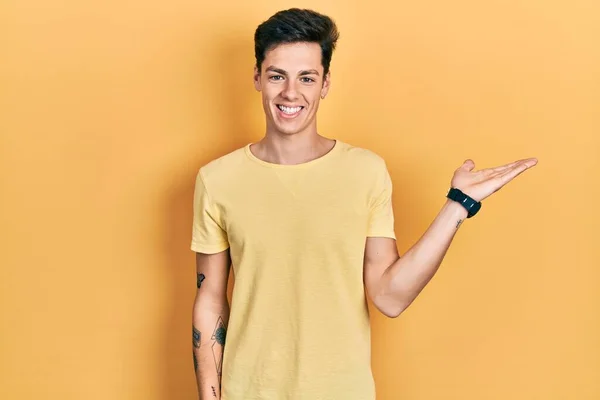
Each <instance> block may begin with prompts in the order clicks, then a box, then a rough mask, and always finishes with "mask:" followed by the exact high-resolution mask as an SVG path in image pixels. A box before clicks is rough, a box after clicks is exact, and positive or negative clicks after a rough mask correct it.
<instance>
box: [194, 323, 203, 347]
mask: <svg viewBox="0 0 600 400" xmlns="http://www.w3.org/2000/svg"><path fill="white" fill-rule="evenodd" d="M200 338H201V335H200V331H199V330H198V329H196V327H195V326H192V343H193V344H194V347H195V348H198V347H200Z"/></svg>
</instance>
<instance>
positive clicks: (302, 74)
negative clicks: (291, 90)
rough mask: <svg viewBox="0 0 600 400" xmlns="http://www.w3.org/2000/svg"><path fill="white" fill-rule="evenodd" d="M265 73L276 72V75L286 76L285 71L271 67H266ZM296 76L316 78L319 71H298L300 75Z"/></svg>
mask: <svg viewBox="0 0 600 400" xmlns="http://www.w3.org/2000/svg"><path fill="white" fill-rule="evenodd" d="M266 71H267V72H268V71H273V72H277V73H278V74H281V75H285V76H287V75H288V73H287V71H285V70H283V69H281V68H277V67H274V66H272V65H271V66H270V67H268V68H267V69H266ZM298 75H299V76H304V75H317V76H319V71H317V70H316V69H308V70H303V71H300V73H299V74H298Z"/></svg>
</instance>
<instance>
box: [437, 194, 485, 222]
mask: <svg viewBox="0 0 600 400" xmlns="http://www.w3.org/2000/svg"><path fill="white" fill-rule="evenodd" d="M446 197H447V198H448V199H450V200H452V201H454V202H456V203H457V204H459V205H460V206H461V207H463V208H464V209H465V210H466V211H467V218H471V217H473V216H474V215H475V214H477V212H478V211H479V209H480V208H481V202H480V201H477V200H475V199H474V198H472V197H471V196H469V195H468V194H466V193H464V192H463V191H462V190H460V189H458V188H456V187H452V188H450V190H449V191H448V194H447V195H446Z"/></svg>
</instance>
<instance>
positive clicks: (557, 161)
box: [0, 0, 600, 400]
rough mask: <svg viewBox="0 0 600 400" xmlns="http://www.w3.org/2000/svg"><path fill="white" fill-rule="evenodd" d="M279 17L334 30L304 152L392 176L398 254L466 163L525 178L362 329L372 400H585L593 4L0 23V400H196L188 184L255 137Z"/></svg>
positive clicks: (120, 5) (595, 48) (594, 305)
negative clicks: (265, 47) (400, 303)
mask: <svg viewBox="0 0 600 400" xmlns="http://www.w3.org/2000/svg"><path fill="white" fill-rule="evenodd" d="M291 6H302V7H313V8H315V9H317V10H319V11H321V12H324V13H326V14H329V15H331V16H332V17H334V18H335V19H336V21H337V23H338V25H339V28H340V31H341V39H340V42H339V47H338V49H337V51H336V53H335V54H334V58H333V62H332V74H333V75H332V90H331V91H330V96H328V98H327V100H326V101H325V102H323V103H322V108H321V111H320V114H319V127H320V129H319V131H320V133H322V134H323V135H325V136H328V137H332V138H339V139H341V140H344V141H347V142H350V143H352V144H355V145H358V146H363V147H367V148H369V149H371V150H373V151H376V152H377V153H379V154H381V155H382V156H383V157H384V158H385V159H386V160H387V162H388V166H389V168H390V172H391V175H392V179H393V182H394V188H395V191H394V207H395V212H396V219H397V223H396V231H397V234H398V238H399V240H398V246H399V248H400V250H401V251H402V252H404V251H406V249H408V247H409V246H410V245H411V244H412V243H414V241H416V240H417V239H418V238H419V236H420V235H421V233H423V231H424V230H425V228H426V227H427V226H428V224H429V222H430V221H431V220H432V219H433V218H434V216H435V214H436V213H437V211H438V210H439V208H440V207H441V206H442V204H443V202H444V195H445V193H446V191H447V189H448V185H449V180H450V178H451V176H452V173H453V170H454V169H455V168H456V167H458V166H459V165H460V164H461V163H462V161H464V159H465V158H469V157H470V158H473V159H474V160H475V162H476V164H477V166H478V167H489V166H495V165H498V164H502V163H506V162H509V161H512V160H515V159H518V158H522V157H529V156H535V157H538V158H539V164H538V166H537V167H536V168H535V169H533V170H532V171H529V172H527V173H526V174H525V175H523V176H521V177H519V179H517V180H516V181H514V182H513V183H511V184H510V185H509V186H508V187H506V188H505V189H503V190H501V191H500V192H498V193H496V194H495V195H494V196H493V197H492V198H490V199H488V200H487V201H485V202H484V205H483V208H482V211H481V213H480V214H479V215H478V216H477V217H476V218H473V219H472V220H468V221H466V223H465V224H463V225H462V227H461V229H460V232H459V234H458V236H457V237H456V239H455V242H454V244H453V246H452V247H451V249H450V251H449V253H448V254H447V256H446V259H445V261H444V263H443V264H442V266H441V269H440V271H439V272H438V274H437V275H436V276H435V278H434V279H433V280H432V281H431V283H430V284H429V285H428V286H427V287H426V288H425V290H424V291H423V292H422V294H421V296H420V297H419V298H418V299H417V300H416V301H415V302H414V303H413V305H412V306H411V307H410V308H409V309H408V310H407V311H406V312H405V313H404V314H403V315H402V316H401V317H399V318H398V319H393V320H392V319H386V318H385V317H383V316H382V315H380V314H376V313H373V315H372V321H373V369H374V374H375V379H376V383H377V390H378V399H379V400H396V399H399V400H434V399H444V400H445V399H457V400H459V399H460V400H475V399H477V400H487V399H490V400H491V399H494V400H496V399H497V400H507V399H518V400H525V399H528V400H534V399H535V400H538V399H539V400H559V399H569V400H571V399H575V400H593V399H600V294H599V293H600V291H599V289H600V288H599V286H600V273H599V269H600V251H599V245H598V234H597V232H598V229H599V226H600V210H599V208H598V204H599V201H600V190H599V185H600V139H599V136H600V116H599V114H600V3H598V1H596V0H588V1H585V0H569V1H567V0H563V1H558V0H554V1H549V0H515V1H501V0H493V1H486V2H481V1H475V0H468V1H453V2H449V1H443V0H429V1H420V2H415V1H411V2H408V1H400V2H398V1H388V2H382V1H371V2H362V1H351V0H339V1H330V2H319V1H305V2H289V1H282V2H273V1H271V2H266V1H251V2H246V1H239V0H238V1H230V2H204V1H201V0H200V1H189V0H172V1H169V2H167V1H162V2H161V1H141V0H129V1H116V0H113V1H109V2H86V1H75V0H71V1H61V2H58V1H55V2H50V1H47V2H44V1H42V0H19V1H12V2H7V3H6V2H5V3H3V4H2V6H0V7H1V8H0V35H1V38H2V40H1V41H0V43H1V46H2V48H1V50H2V51H1V53H0V54H1V60H0V73H1V80H0V88H1V89H0V93H1V95H0V96H1V97H0V106H1V107H0V108H1V111H0V113H1V114H0V117H1V118H0V129H1V132H2V135H1V139H0V140H1V141H0V184H1V208H0V226H1V235H2V237H1V251H0V264H1V267H2V268H1V272H0V273H1V275H0V284H1V290H0V302H1V320H0V323H1V327H0V328H1V333H0V335H1V348H0V354H1V355H0V398H2V399H40V398H43V399H57V400H58V399H60V400H67V399H69V400H70V399H78V400H79V399H86V400H92V399H99V400H107V399H111V400H112V399H115V400H117V399H118V400H121V399H143V400H167V399H169V400H171V399H194V398H196V397H195V396H196V395H195V382H194V379H193V366H192V357H191V337H190V336H191V329H190V325H191V306H192V302H193V298H194V293H195V271H194V258H193V253H192V252H191V251H190V250H189V241H190V234H191V217H192V210H191V201H192V191H193V184H194V176H195V174H196V171H197V169H198V168H199V167H200V166H201V165H202V164H204V163H206V162H208V161H209V160H211V159H213V158H216V157H218V156H220V155H223V154H225V153H227V152H229V151H232V150H234V149H236V148H238V147H241V146H243V145H244V144H246V143H247V142H250V141H256V140H259V139H260V138H261V137H262V135H263V132H264V120H263V118H264V117H263V113H262V108H261V103H260V96H259V94H258V93H256V92H255V91H254V89H253V86H252V81H251V79H252V66H253V62H254V59H253V42H252V38H253V33H254V29H255V28H256V26H257V25H258V24H259V23H260V22H262V21H263V20H264V19H266V18H268V17H269V16H270V15H271V14H273V13H274V12H276V11H277V10H280V9H284V8H288V7H291ZM324 334H335V332H328V333H324ZM348 351H352V349H348ZM332 400H333V399H332ZM335 400H337V399H335ZM340 400H343V399H340Z"/></svg>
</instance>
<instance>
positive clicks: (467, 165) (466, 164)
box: [459, 158, 475, 172]
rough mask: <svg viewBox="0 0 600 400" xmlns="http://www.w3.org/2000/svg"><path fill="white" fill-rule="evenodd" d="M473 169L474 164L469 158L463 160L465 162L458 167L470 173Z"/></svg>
mask: <svg viewBox="0 0 600 400" xmlns="http://www.w3.org/2000/svg"><path fill="white" fill-rule="evenodd" d="M473 168H475V162H474V161H473V160H471V159H470V158H469V159H467V160H465V162H464V163H463V165H461V166H460V168H459V169H462V170H464V171H469V172H470V171H473Z"/></svg>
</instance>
